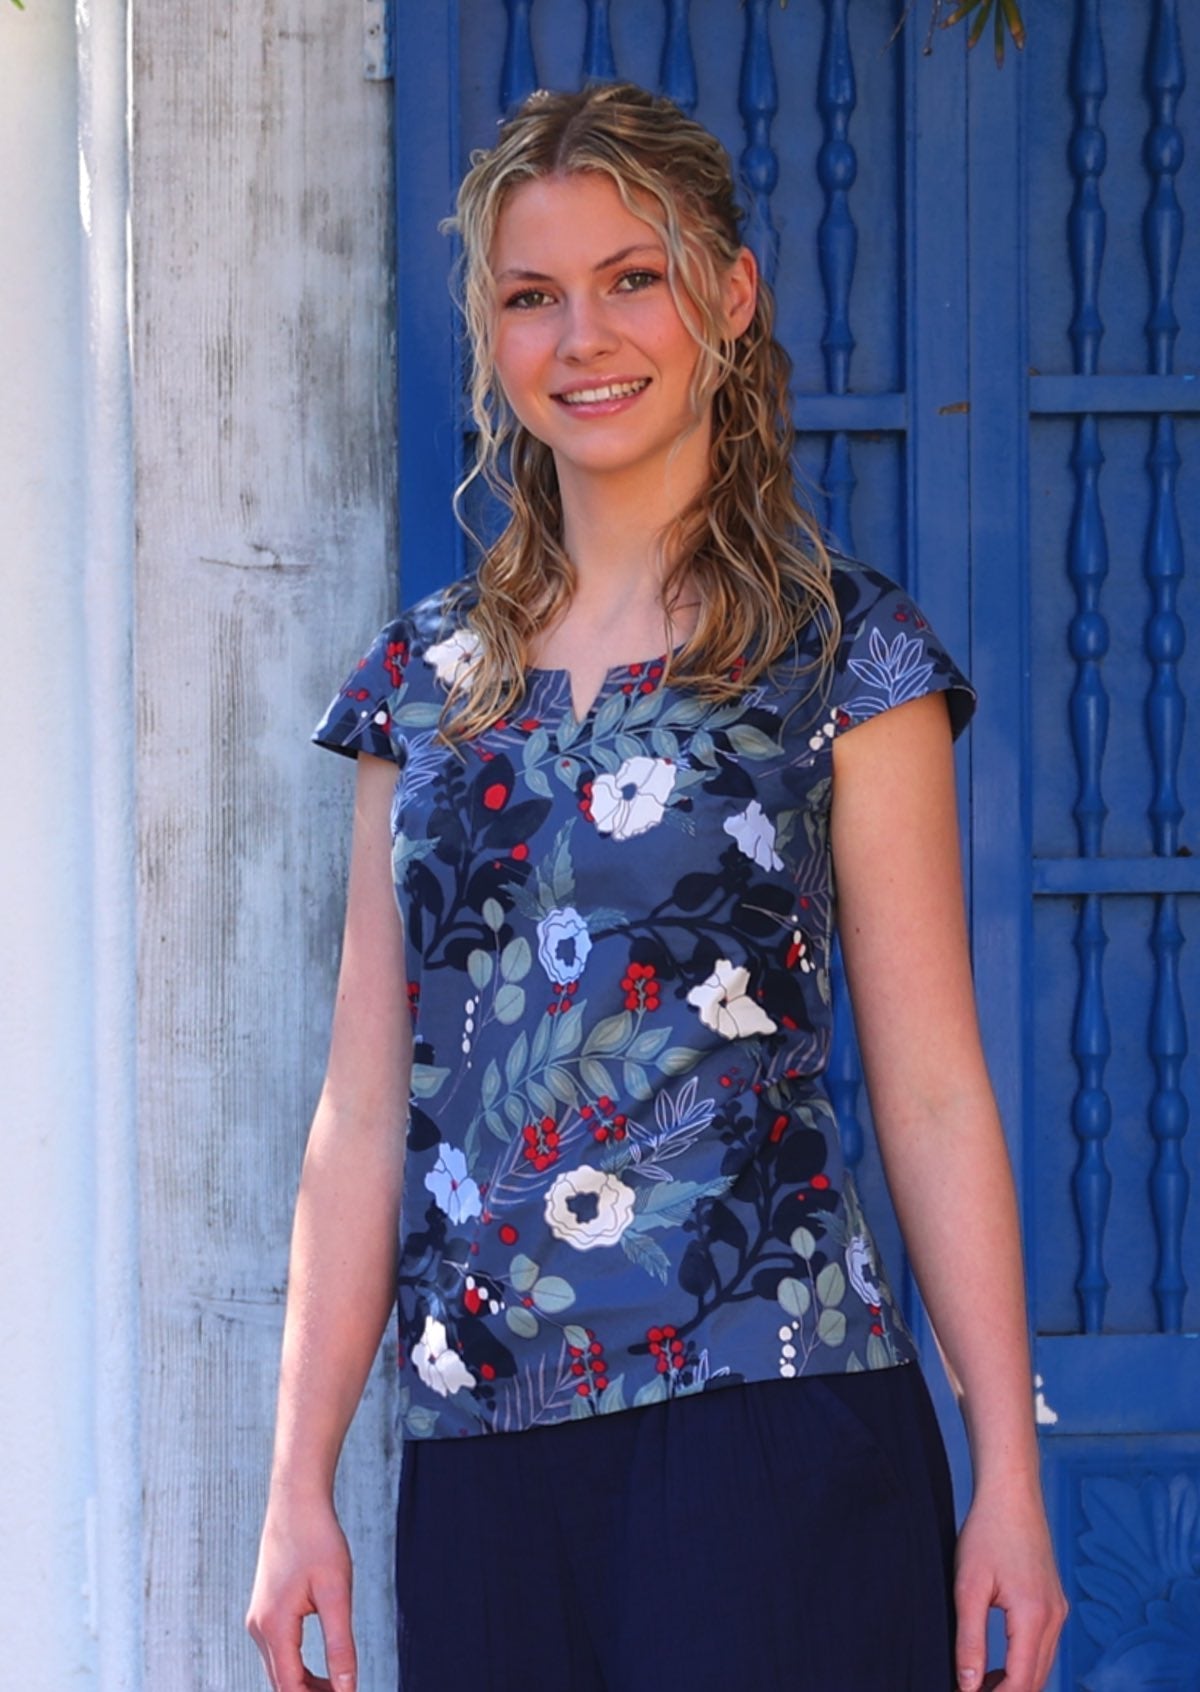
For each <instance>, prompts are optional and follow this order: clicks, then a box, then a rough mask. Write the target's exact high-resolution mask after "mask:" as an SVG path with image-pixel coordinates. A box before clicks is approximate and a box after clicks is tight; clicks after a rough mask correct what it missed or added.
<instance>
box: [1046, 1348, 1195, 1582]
mask: <svg viewBox="0 0 1200 1692" xmlns="http://www.w3.org/2000/svg"><path fill="white" fill-rule="evenodd" d="M1033 1361H1034V1368H1035V1369H1036V1370H1037V1373H1038V1374H1039V1375H1040V1376H1041V1378H1042V1387H1041V1391H1042V1397H1043V1400H1044V1403H1045V1411H1044V1412H1043V1420H1042V1423H1041V1431H1042V1433H1043V1434H1044V1435H1045V1437H1047V1438H1051V1439H1065V1438H1068V1437H1070V1436H1071V1435H1076V1434H1156V1433H1190V1434H1193V1435H1200V1393H1198V1392H1197V1391H1196V1383H1197V1381H1200V1334H1196V1333H1191V1334H1186V1335H1183V1336H1179V1337H1176V1336H1175V1335H1167V1334H1102V1335H1098V1336H1091V1335H1084V1334H1041V1335H1039V1336H1038V1339H1037V1341H1036V1343H1035V1346H1034V1358H1033ZM1048 1413H1052V1414H1053V1416H1054V1418H1055V1419H1054V1420H1053V1421H1050V1420H1049V1419H1048ZM1068 1550H1069V1547H1068Z"/></svg>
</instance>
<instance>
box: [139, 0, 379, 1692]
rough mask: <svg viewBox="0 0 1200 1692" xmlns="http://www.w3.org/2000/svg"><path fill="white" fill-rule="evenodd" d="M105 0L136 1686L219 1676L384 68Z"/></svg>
mask: <svg viewBox="0 0 1200 1692" xmlns="http://www.w3.org/2000/svg"><path fill="white" fill-rule="evenodd" d="M132 15H133V51H132V61H131V63H132V111H133V159H132V162H133V199H132V229H133V256H134V267H133V324H134V426H135V427H134V433H135V442H136V449H135V450H136V490H137V494H136V513H137V562H136V631H137V638H136V678H135V680H136V695H137V788H138V834H139V842H140V848H139V852H140V855H139V889H140V892H139V921H140V965H139V968H140V980H139V1000H140V1012H139V1024H138V1066H139V1075H140V1080H139V1093H138V1120H139V1136H140V1161H141V1241H142V1245H141V1265H142V1277H143V1300H142V1360H143V1374H142V1451H143V1480H144V1486H145V1524H146V1525H145V1540H144V1554H145V1578H146V1600H145V1602H146V1616H145V1662H146V1686H147V1687H154V1688H161V1689H169V1692H193V1689H194V1692H249V1689H250V1688H252V1687H257V1686H258V1685H260V1684H262V1685H265V1681H263V1680H262V1678H261V1671H260V1670H259V1668H258V1665H257V1658H256V1656H255V1653H254V1650H253V1647H252V1646H251V1645H250V1643H249V1641H248V1640H247V1639H246V1638H245V1636H244V1634H243V1632H242V1628H241V1618H242V1614H243V1612H244V1608H245V1603H246V1599H247V1597H248V1593H249V1584H250V1580H251V1575H252V1570H253V1559H254V1551H255V1541H256V1534H257V1528H258V1523H259V1517H260V1512H261V1507H262V1501H263V1495H264V1490H265V1483H266V1474H267V1463H268V1456H269V1431H270V1424H271V1417H272V1412H273V1397H274V1386H275V1372H276V1361H277V1348H278V1335H279V1326H280V1318H281V1309H282V1306H281V1289H282V1285H283V1278H284V1269H285V1261H286V1247H287V1232H288V1224H289V1215H290V1208H291V1203H292V1199H293V1196H294V1191H295V1184H296V1179H297V1175H298V1171H299V1164H300V1157H301V1152H302V1149H303V1143H304V1138H305V1133H306V1130H307V1125H308V1119H309V1115H310V1112H311V1109H312V1106H313V1103H314V1101H315V1097H316V1091H317V1087H318V1083H319V1079H320V1074H321V1069H322V1065H323V1060H324V1053H325V1043H326V1036H327V1027H328V1017H329V1009H330V1004H331V998H332V986H333V971H334V965H335V958H336V948H337V941H338V927H339V917H340V909H341V902H342V882H343V865H344V848H345V837H346V827H347V823H348V818H349V809H348V807H349V799H350V790H351V786H352V781H353V772H352V769H351V767H350V766H349V765H346V764H344V763H343V762H342V761H341V760H337V759H334V758H331V757H330V756H329V755H328V754H325V753H321V752H318V751H316V750H315V749H313V748H310V747H309V746H308V744H307V735H308V732H309V729H310V727H311V726H312V723H313V721H314V720H315V717H316V716H317V714H318V713H319V711H320V709H321V708H322V707H323V705H324V703H325V701H326V698H327V696H328V695H329V694H331V693H332V691H333V690H334V688H335V687H336V686H337V685H338V683H339V682H340V680H341V679H342V674H343V671H344V669H345V667H346V666H347V663H348V660H349V659H350V658H351V657H352V656H353V655H354V652H355V649H356V646H357V644H358V643H359V642H360V641H363V640H365V639H366V637H368V636H369V634H370V633H372V632H373V631H374V628H375V627H376V626H377V623H378V621H379V620H380V619H381V617H382V615H383V613H384V611H385V609H386V606H387V604H388V602H389V600H390V598H391V587H390V584H391V575H392V569H393V558H394V550H395V536H394V533H393V523H394V518H393V511H394V484H393V478H394V472H393V451H392V437H393V399H392V353H391V346H392V338H391V325H390V317H389V313H390V299H389V284H388V279H389V277H390V274H391V268H392V266H391V252H390V247H391V227H390V203H391V202H390V157H389V124H390V102H391V88H390V85H387V84H380V83H370V82H366V81H364V80H363V77H362V69H361V66H362V9H361V7H360V6H356V5H349V6H314V5H312V4H311V3H309V0H266V4H264V5H262V6H218V7H211V6H194V5H180V4H179V3H178V0H133V5H132ZM384 1396H385V1395H384V1393H383V1391H382V1389H380V1388H379V1387H376V1388H374V1389H373V1391H372V1393H371V1395H370V1396H369V1399H368V1403H367V1405H366V1407H365V1410H364V1413H363V1415H362V1416H361V1417H360V1418H359V1423H358V1425H357V1426H356V1429H355V1432H354V1435H353V1437H352V1442H351V1449H350V1451H349V1453H348V1457H347V1464H346V1465H345V1471H344V1472H345V1474H346V1481H347V1484H345V1485H344V1487H343V1492H344V1502H345V1521H346V1526H347V1530H348V1532H349V1534H350V1537H351V1541H352V1544H353V1546H354V1549H355V1552H356V1562H357V1582H356V1599H357V1606H358V1612H359V1632H360V1645H361V1647H362V1654H363V1658H364V1674H363V1681H362V1685H363V1692H375V1689H377V1688H379V1689H382V1688H385V1687H388V1686H390V1685H394V1684H395V1677H394V1670H393V1668H392V1666H391V1660H390V1631H391V1596H390V1581H391V1575H390V1561H389V1558H390V1532H391V1516H392V1488H393V1479H392V1478H391V1477H390V1475H389V1473H388V1468H387V1462H386V1460H385V1458H386V1457H387V1455H388V1451H387V1447H388V1441H389V1434H388V1429H389V1426H390V1418H389V1415H388V1408H387V1405H386V1403H385V1402H384Z"/></svg>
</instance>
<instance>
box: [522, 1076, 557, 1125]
mask: <svg viewBox="0 0 1200 1692" xmlns="http://www.w3.org/2000/svg"><path fill="white" fill-rule="evenodd" d="M525 1092H526V1094H527V1095H528V1097H529V1102H530V1104H531V1105H532V1106H533V1108H534V1110H535V1111H536V1113H537V1114H538V1115H539V1116H557V1115H558V1102H557V1100H556V1099H555V1097H554V1094H553V1093H552V1092H551V1091H550V1089H549V1088H548V1087H543V1085H542V1083H541V1082H540V1081H535V1080H534V1078H533V1076H532V1075H530V1076H528V1077H527V1078H526V1081H525Z"/></svg>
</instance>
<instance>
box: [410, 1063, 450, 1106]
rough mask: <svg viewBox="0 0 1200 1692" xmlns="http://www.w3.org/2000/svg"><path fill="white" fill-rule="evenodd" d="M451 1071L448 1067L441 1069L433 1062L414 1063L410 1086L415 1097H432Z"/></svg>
mask: <svg viewBox="0 0 1200 1692" xmlns="http://www.w3.org/2000/svg"><path fill="white" fill-rule="evenodd" d="M449 1073H450V1071H449V1070H448V1069H439V1068H437V1067H436V1066H435V1065H434V1064H432V1063H414V1064H413V1066H412V1081H411V1083H410V1087H409V1090H410V1092H411V1093H412V1096H413V1098H414V1099H431V1098H432V1097H433V1095H434V1094H435V1093H436V1092H437V1091H438V1089H439V1087H441V1085H442V1083H443V1082H444V1081H445V1079H446V1077H447V1076H448V1075H449Z"/></svg>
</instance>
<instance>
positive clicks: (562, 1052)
mask: <svg viewBox="0 0 1200 1692" xmlns="http://www.w3.org/2000/svg"><path fill="white" fill-rule="evenodd" d="M585 1005H586V1001H585V1002H584V1004H583V1005H572V1006H571V1008H570V1010H569V1011H568V1012H567V1014H566V1015H565V1016H556V1017H555V1019H554V1034H553V1036H552V1038H551V1040H550V1051H551V1054H552V1055H553V1056H554V1057H556V1058H563V1057H568V1056H569V1055H570V1053H571V1052H573V1051H575V1050H577V1048H578V1046H579V1042H580V1040H581V1039H582V1038H583V1012H584V1008H585Z"/></svg>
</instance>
